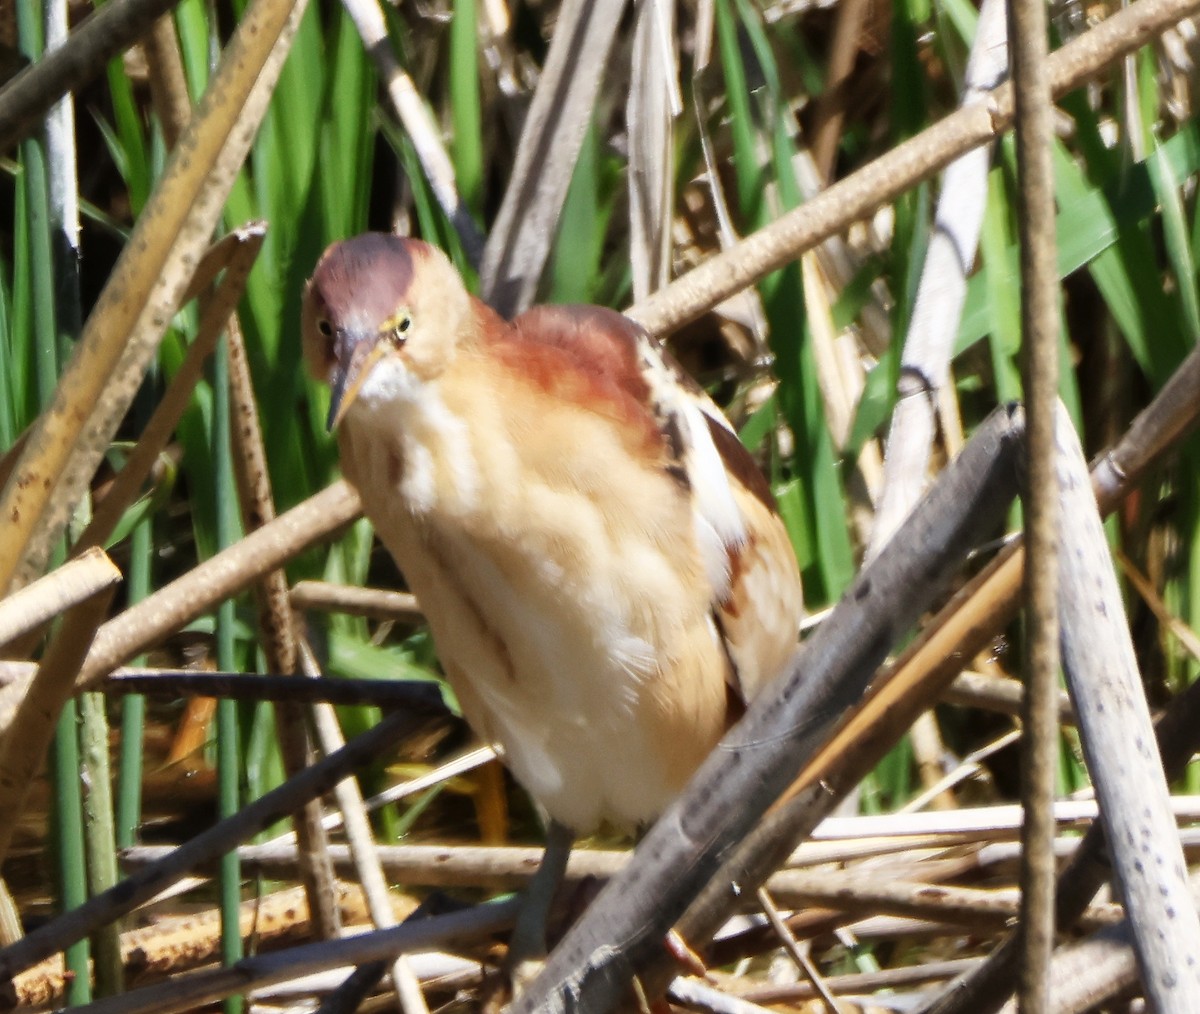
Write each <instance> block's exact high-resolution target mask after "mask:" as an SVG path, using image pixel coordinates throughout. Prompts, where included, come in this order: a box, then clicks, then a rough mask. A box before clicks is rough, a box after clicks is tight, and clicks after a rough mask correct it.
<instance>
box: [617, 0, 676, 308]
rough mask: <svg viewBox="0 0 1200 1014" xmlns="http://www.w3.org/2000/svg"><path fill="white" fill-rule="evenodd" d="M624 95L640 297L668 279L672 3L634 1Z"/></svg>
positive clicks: (632, 253)
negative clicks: (626, 88)
mask: <svg viewBox="0 0 1200 1014" xmlns="http://www.w3.org/2000/svg"><path fill="white" fill-rule="evenodd" d="M631 62H632V67H631V68H630V74H631V80H630V83H629V96H628V98H627V99H626V102H625V118H626V122H627V123H628V129H629V165H628V167H627V168H626V186H627V188H628V191H629V261H630V267H631V268H632V275H633V297H634V299H635V300H637V299H644V298H645V297H646V296H648V295H650V293H651V292H653V291H654V290H655V289H658V288H661V287H662V286H663V285H664V284H665V283H666V282H667V281H668V280H669V278H670V271H671V257H670V254H671V219H672V191H673V189H674V185H675V172H674V168H675V158H674V148H673V141H674V132H673V129H672V121H673V119H674V118H675V117H676V116H678V115H679V113H680V111H681V108H682V100H681V99H680V97H679V84H678V81H677V80H676V78H677V75H678V73H679V70H678V58H677V55H676V52H675V5H674V4H673V3H670V2H668V0H645V2H644V3H641V4H639V5H638V10H637V25H636V27H635V28H634V36H633V57H632V61H631Z"/></svg>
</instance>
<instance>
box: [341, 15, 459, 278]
mask: <svg viewBox="0 0 1200 1014" xmlns="http://www.w3.org/2000/svg"><path fill="white" fill-rule="evenodd" d="M342 6H343V7H345V8H346V13H347V14H349V15H350V19H351V20H352V21H353V22H354V27H355V28H356V29H358V34H359V36H360V37H361V38H362V43H363V48H364V49H365V50H366V51H367V55H368V56H370V57H371V60H372V61H373V62H374V64H375V69H376V71H377V72H378V73H379V77H380V78H381V79H382V80H383V84H384V87H385V88H386V89H387V95H388V98H389V99H390V100H391V103H392V108H393V109H395V111H396V115H397V116H398V117H399V119H400V122H401V124H403V126H404V130H405V132H406V133H407V134H408V136H409V139H410V140H411V141H412V143H413V149H414V150H415V151H416V153H417V159H418V160H419V161H420V163H421V168H422V169H423V170H424V171H425V179H426V180H427V182H428V183H429V187H430V189H431V190H432V191H433V195H434V197H435V198H436V200H437V202H438V204H439V205H440V206H441V209H442V211H443V212H444V213H445V215H446V217H447V218H448V219H449V220H450V223H451V224H452V225H453V226H454V229H455V231H456V232H457V233H458V238H459V240H460V241H461V242H462V245H463V250H464V251H465V252H466V254H467V258H468V259H469V260H470V261H471V263H472V264H473V265H476V266H478V264H479V260H480V257H481V256H482V251H483V238H482V237H481V236H480V235H479V230H478V229H477V228H476V226H475V222H474V220H473V219H472V218H471V215H470V212H469V211H468V210H467V206H466V205H465V204H464V203H463V201H462V198H461V197H460V196H459V193H458V187H457V184H456V183H455V179H454V165H453V163H452V162H451V161H450V156H449V155H448V154H447V153H446V149H445V146H444V145H443V144H442V138H441V131H440V130H439V129H438V126H437V124H436V123H435V122H434V119H433V117H432V116H431V115H430V113H429V110H428V109H427V108H426V107H425V102H424V100H423V99H422V98H421V95H420V93H419V92H418V91H417V88H416V86H415V85H414V84H413V81H412V78H411V77H409V76H408V74H407V73H406V72H405V70H404V68H402V67H401V66H400V64H399V63H397V62H396V57H395V55H394V54H393V53H392V48H391V43H390V42H389V41H388V33H387V23H386V22H385V21H384V19H383V11H382V10H381V9H380V6H379V0H342Z"/></svg>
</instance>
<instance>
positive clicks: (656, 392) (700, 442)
mask: <svg viewBox="0 0 1200 1014" xmlns="http://www.w3.org/2000/svg"><path fill="white" fill-rule="evenodd" d="M638 359H639V362H640V364H641V367H642V374H643V376H644V377H645V379H646V383H647V385H648V386H649V388H650V401H651V405H652V407H653V410H654V413H655V415H656V417H657V418H658V420H659V424H660V425H661V426H662V428H663V430H664V432H665V433H666V434H667V436H668V439H669V440H670V441H671V442H672V443H674V444H675V445H676V446H675V447H674V450H675V452H676V453H677V455H678V458H679V462H680V464H681V465H682V467H683V470H684V474H685V475H686V477H687V481H688V485H689V487H690V489H691V496H692V525H693V528H694V529H695V533H696V542H697V543H698V545H699V547H700V553H701V556H702V558H703V560H704V567H705V571H706V573H707V575H708V580H709V582H710V584H711V585H712V589H713V596H714V599H716V600H718V601H719V600H720V599H723V598H724V597H725V596H726V594H728V592H729V583H730V579H731V574H730V569H729V554H730V551H731V550H735V549H738V548H740V547H741V546H742V545H744V544H745V542H746V519H745V518H744V517H743V516H742V512H741V510H740V509H739V508H738V505H737V501H736V500H735V499H734V495H733V489H732V488H731V487H730V484H729V474H728V472H727V471H726V469H725V462H724V461H722V459H721V453H720V451H718V450H717V445H716V444H715V443H714V442H713V438H712V433H711V432H710V431H709V423H708V420H709V419H711V420H712V421H713V422H715V423H716V424H717V425H719V426H723V427H724V428H725V429H730V426H729V423H728V422H727V421H726V420H725V417H724V416H723V415H722V414H721V412H720V410H719V409H717V407H716V406H715V405H713V404H712V402H711V401H709V399H708V398H707V397H706V396H705V395H704V394H703V393H702V392H697V391H692V390H689V389H688V387H686V386H685V384H684V383H683V382H682V378H681V377H680V376H679V375H678V374H677V373H676V371H675V370H673V369H672V368H671V367H670V366H669V365H668V364H667V362H666V361H665V360H664V359H663V357H662V354H661V353H660V351H659V350H658V348H657V346H656V345H655V343H654V341H653V339H651V338H650V337H649V336H648V335H646V334H642V335H640V336H639V337H638ZM731 432H732V430H731Z"/></svg>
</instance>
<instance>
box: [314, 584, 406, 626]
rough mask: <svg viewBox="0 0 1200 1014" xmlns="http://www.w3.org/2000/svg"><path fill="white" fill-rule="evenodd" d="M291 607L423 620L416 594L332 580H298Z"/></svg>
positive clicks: (369, 616) (400, 619)
mask: <svg viewBox="0 0 1200 1014" xmlns="http://www.w3.org/2000/svg"><path fill="white" fill-rule="evenodd" d="M291 600H292V608H294V609H318V610H321V611H322V612H327V613H345V614H347V615H348V616H365V617H367V618H368V619H372V620H397V621H399V622H400V623H420V622H421V620H422V619H423V618H424V614H423V613H422V612H421V606H420V603H418V602H417V597H416V596H415V595H413V594H411V593H409V592H398V591H391V590H389V589H386V588H359V587H358V586H356V585H348V584H333V583H331V582H329V581H297V582H296V583H295V584H294V585H292V591H291Z"/></svg>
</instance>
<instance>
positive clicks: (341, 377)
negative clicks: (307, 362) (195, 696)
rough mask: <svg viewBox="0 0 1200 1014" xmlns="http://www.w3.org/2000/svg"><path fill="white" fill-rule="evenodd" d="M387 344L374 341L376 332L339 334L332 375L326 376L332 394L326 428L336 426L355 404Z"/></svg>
mask: <svg viewBox="0 0 1200 1014" xmlns="http://www.w3.org/2000/svg"><path fill="white" fill-rule="evenodd" d="M386 348H387V344H386V343H385V342H382V341H377V340H376V336H375V335H370V336H364V335H354V334H348V333H347V334H341V335H338V339H337V365H335V366H334V368H333V376H331V377H330V378H329V387H330V390H331V391H332V393H333V397H332V398H330V401H329V415H328V416H327V417H326V418H325V428H326V429H327V430H328V431H329V432H331V433H332V432H333V431H334V430H335V429H337V427H338V424H339V423H340V422H341V421H342V419H343V418H344V417H345V415H346V412H347V410H348V409H349V408H350V406H351V405H353V404H354V399H355V398H357V397H358V392H359V390H360V389H361V388H362V385H363V381H365V380H366V379H367V377H368V376H369V375H370V373H371V368H372V367H373V366H374V365H375V364H376V363H377V362H379V360H380V358H381V357H382V355H383V353H384V350H385V349H386Z"/></svg>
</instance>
